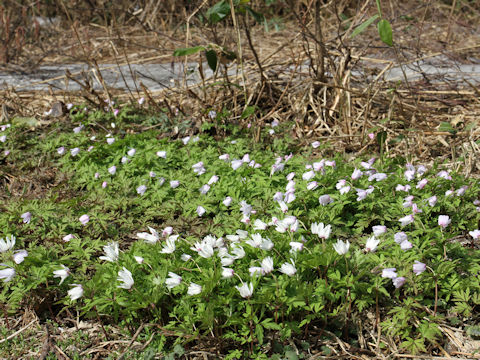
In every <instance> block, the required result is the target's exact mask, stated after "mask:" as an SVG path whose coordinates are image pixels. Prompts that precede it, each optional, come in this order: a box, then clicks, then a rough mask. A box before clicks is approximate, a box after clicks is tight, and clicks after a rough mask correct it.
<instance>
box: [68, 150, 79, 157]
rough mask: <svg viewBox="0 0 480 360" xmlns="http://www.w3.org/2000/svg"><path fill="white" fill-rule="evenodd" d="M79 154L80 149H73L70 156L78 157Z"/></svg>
mask: <svg viewBox="0 0 480 360" xmlns="http://www.w3.org/2000/svg"><path fill="white" fill-rule="evenodd" d="M79 152H80V149H79V148H73V149H72V150H70V154H72V156H77V155H78V153H79Z"/></svg>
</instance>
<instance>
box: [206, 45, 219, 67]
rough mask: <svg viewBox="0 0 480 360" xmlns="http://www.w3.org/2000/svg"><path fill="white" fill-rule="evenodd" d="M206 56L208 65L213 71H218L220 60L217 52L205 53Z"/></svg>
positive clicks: (209, 51)
mask: <svg viewBox="0 0 480 360" xmlns="http://www.w3.org/2000/svg"><path fill="white" fill-rule="evenodd" d="M205 56H206V58H207V63H208V66H209V67H210V69H212V70H213V71H215V70H217V65H218V59H217V53H216V52H215V50H207V51H205Z"/></svg>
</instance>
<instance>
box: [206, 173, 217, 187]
mask: <svg viewBox="0 0 480 360" xmlns="http://www.w3.org/2000/svg"><path fill="white" fill-rule="evenodd" d="M218 179H219V177H218V176H217V175H212V177H211V178H210V180H208V183H207V184H208V185H212V184H215V183H216V182H217V181H218Z"/></svg>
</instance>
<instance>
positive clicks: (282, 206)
mask: <svg viewBox="0 0 480 360" xmlns="http://www.w3.org/2000/svg"><path fill="white" fill-rule="evenodd" d="M278 206H280V210H281V211H282V212H283V213H284V214H285V213H286V212H287V211H288V206H287V204H285V202H283V201H279V202H278Z"/></svg>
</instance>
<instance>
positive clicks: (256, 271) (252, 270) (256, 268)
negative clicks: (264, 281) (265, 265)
mask: <svg viewBox="0 0 480 360" xmlns="http://www.w3.org/2000/svg"><path fill="white" fill-rule="evenodd" d="M248 272H249V273H250V276H252V277H253V276H255V275H258V276H261V275H263V269H262V268H261V267H260V266H251V267H249V268H248Z"/></svg>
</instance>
